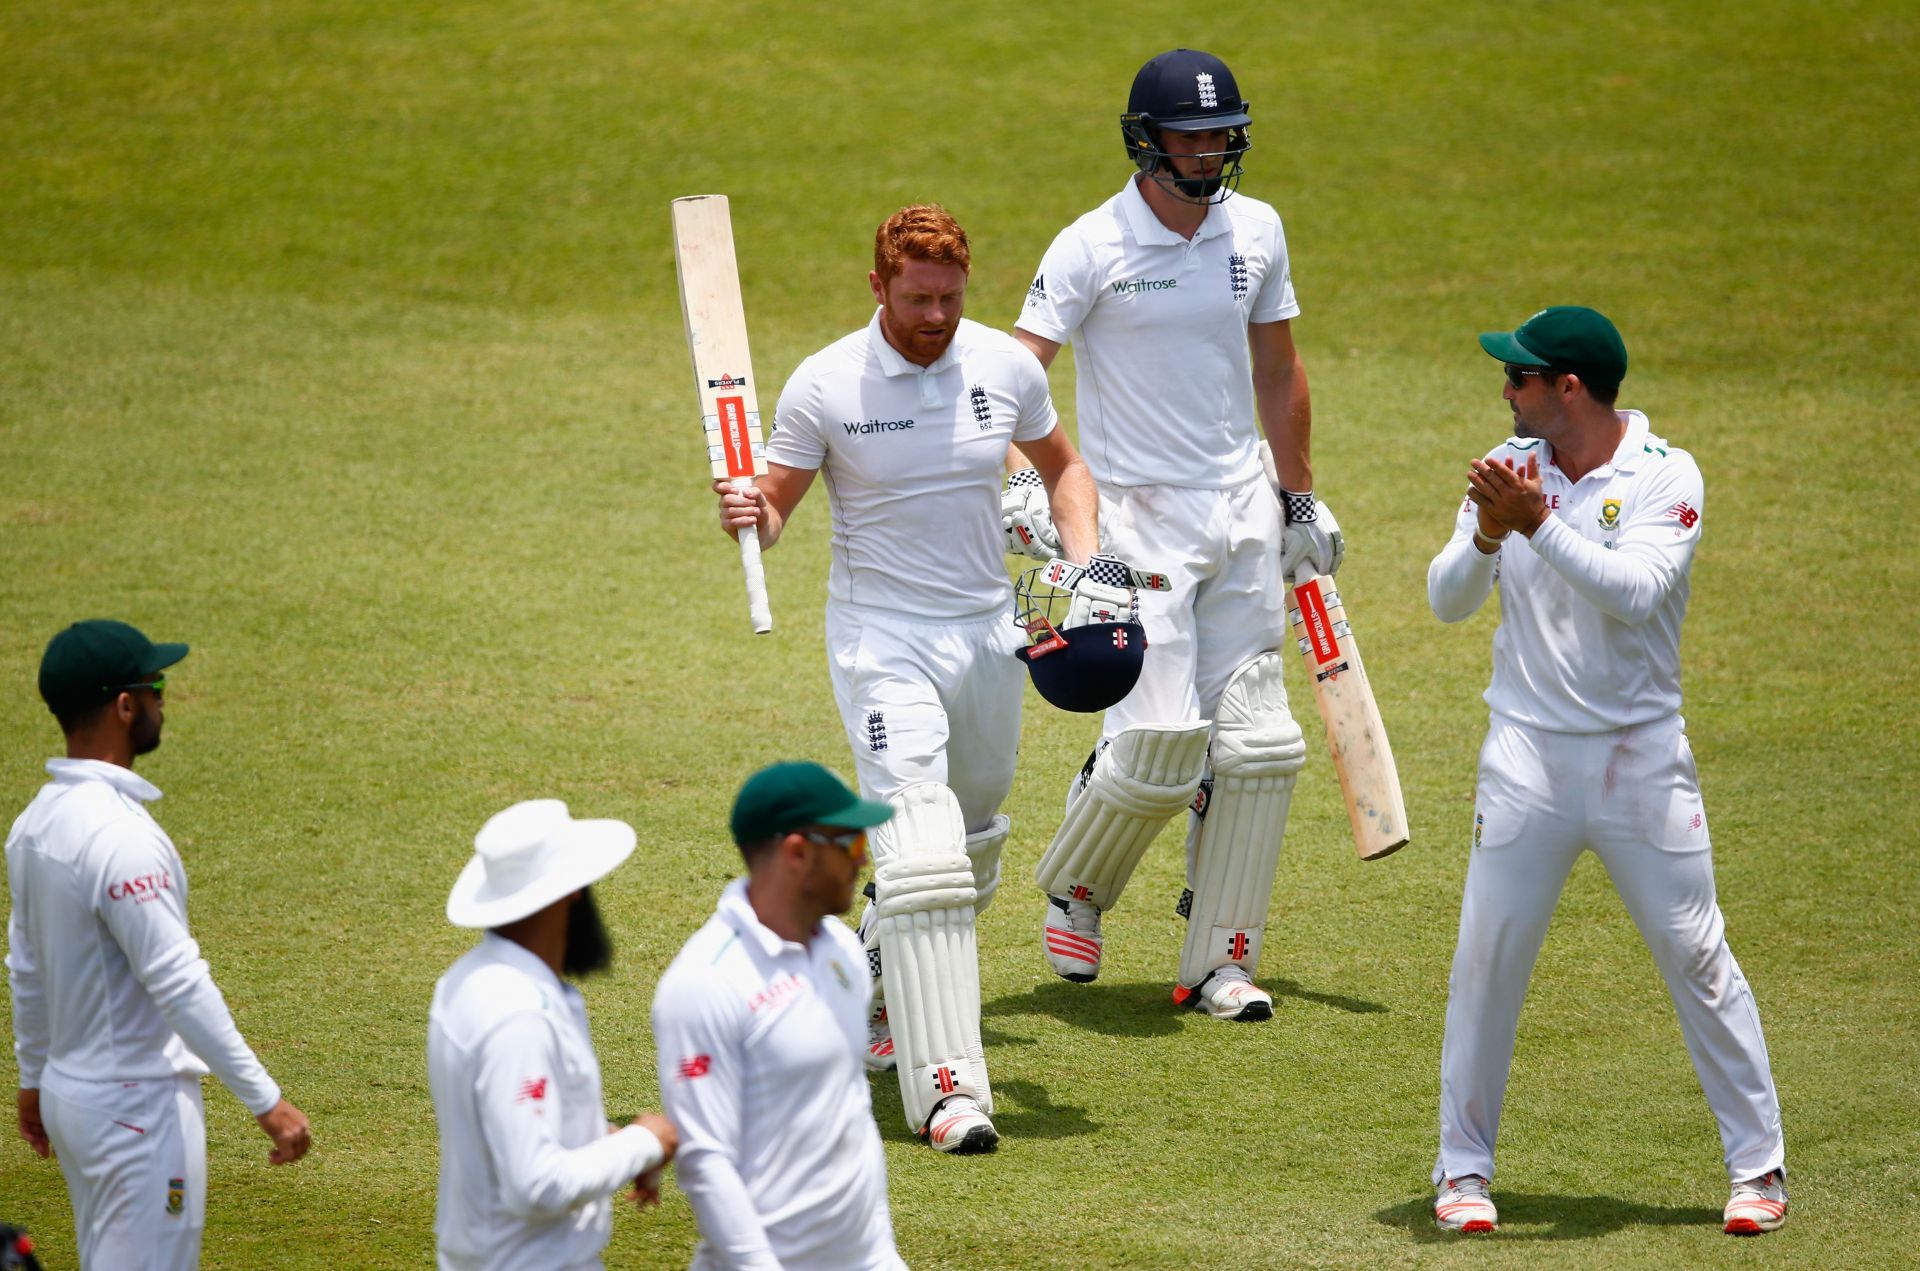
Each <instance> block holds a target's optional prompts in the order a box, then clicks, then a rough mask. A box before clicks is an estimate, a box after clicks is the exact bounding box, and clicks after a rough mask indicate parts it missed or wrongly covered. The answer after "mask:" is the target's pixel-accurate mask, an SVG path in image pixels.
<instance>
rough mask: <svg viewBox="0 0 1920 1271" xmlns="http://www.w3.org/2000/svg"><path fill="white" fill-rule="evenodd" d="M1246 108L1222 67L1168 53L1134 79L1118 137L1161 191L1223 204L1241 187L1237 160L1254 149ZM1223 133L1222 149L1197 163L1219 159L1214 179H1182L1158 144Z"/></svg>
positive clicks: (1186, 52)
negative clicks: (1171, 135) (1185, 135)
mask: <svg viewBox="0 0 1920 1271" xmlns="http://www.w3.org/2000/svg"><path fill="white" fill-rule="evenodd" d="M1250 111H1251V107H1249V106H1248V105H1247V102H1246V99H1245V98H1243V97H1241V96H1240V85H1239V84H1238V83H1237V82H1236V81H1235V80H1234V78H1233V72H1232V71H1230V70H1228V69H1227V64H1226V63H1225V62H1223V61H1221V60H1220V59H1219V58H1217V57H1215V56H1214V55H1213V54H1211V53H1202V52H1200V51H1199V50H1198V49H1173V50H1170V51H1168V52H1166V53H1162V54H1160V56H1158V57H1156V58H1153V59H1152V60H1151V61H1149V62H1148V63H1147V64H1146V65H1145V66H1142V67H1141V68H1140V73H1139V74H1137V75H1135V76H1134V77H1133V91H1132V92H1130V93H1129V94H1128V95H1127V113H1126V114H1124V115H1122V116H1120V132H1121V136H1122V137H1123V138H1124V139H1125V143H1126V147H1127V155H1128V157H1129V158H1131V159H1132V160H1133V161H1134V163H1135V164H1137V165H1138V166H1139V168H1140V170H1141V171H1142V172H1144V173H1146V174H1147V176H1148V177H1150V178H1151V179H1152V180H1154V181H1156V182H1158V183H1159V184H1160V185H1161V186H1162V187H1163V188H1165V189H1167V190H1169V191H1171V192H1173V193H1175V194H1177V195H1178V196H1179V197H1181V198H1183V199H1185V200H1186V201H1188V202H1192V203H1213V202H1217V201H1218V200H1220V199H1224V198H1225V197H1226V196H1227V195H1228V194H1231V193H1232V192H1233V190H1234V188H1235V187H1236V186H1238V185H1239V184H1240V160H1241V157H1242V156H1243V155H1245V154H1246V152H1247V151H1248V150H1250V149H1252V148H1253V143H1252V142H1250V141H1249V140H1248V139H1247V127H1248V125H1249V124H1251V123H1252V122H1253V120H1252V116H1251V114H1250ZM1215 129H1225V130H1226V132H1227V143H1226V147H1225V148H1224V149H1222V150H1217V151H1209V152H1207V154H1206V155H1204V156H1198V155H1196V156H1192V157H1195V158H1202V157H1216V156H1217V157H1219V158H1220V160H1221V169H1220V172H1219V175H1217V176H1212V177H1205V178H1195V177H1182V176H1180V175H1179V173H1178V172H1177V171H1176V170H1175V169H1174V166H1173V156H1171V155H1169V154H1168V153H1167V151H1166V148H1165V146H1164V145H1163V144H1162V141H1161V134H1162V133H1165V132H1210V131H1213V130H1215Z"/></svg>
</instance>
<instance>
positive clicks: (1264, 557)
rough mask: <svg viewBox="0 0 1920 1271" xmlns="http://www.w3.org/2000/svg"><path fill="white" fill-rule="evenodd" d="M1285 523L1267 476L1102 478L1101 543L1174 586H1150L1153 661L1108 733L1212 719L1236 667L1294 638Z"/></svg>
mask: <svg viewBox="0 0 1920 1271" xmlns="http://www.w3.org/2000/svg"><path fill="white" fill-rule="evenodd" d="M1282 528H1283V527H1282V524H1281V517H1280V503H1279V500H1277V499H1276V498H1274V495H1273V487H1271V486H1269V485H1268V484H1267V482H1266V478H1264V477H1255V478H1254V479H1252V480H1251V481H1245V482H1242V483H1241V484H1239V485H1237V486H1232V487H1230V488H1228V489H1224V490H1197V489H1190V488H1188V487H1185V486H1173V485H1136V486H1115V485H1106V484H1104V483H1102V484H1101V486H1100V544H1101V547H1100V550H1102V551H1104V552H1108V553H1110V554H1112V555H1115V556H1118V557H1120V559H1122V560H1124V561H1126V562H1127V563H1128V564H1129V565H1132V566H1133V567H1134V568H1135V569H1142V570H1146V571H1148V572H1150V573H1160V574H1165V575H1166V576H1167V580H1168V581H1169V582H1170V583H1171V584H1172V587H1171V589H1170V590H1168V591H1143V592H1141V593H1140V622H1141V625H1142V626H1144V627H1145V628H1146V629H1147V656H1146V660H1145V661H1144V662H1143V663H1142V664H1141V667H1140V682H1139V683H1138V684H1137V685H1135V686H1134V690H1133V692H1131V693H1129V694H1127V696H1126V698H1125V699H1124V700H1122V701H1121V702H1120V704H1119V705H1117V706H1115V707H1113V709H1111V710H1109V711H1108V712H1107V715H1106V720H1105V723H1104V724H1103V725H1102V728H1101V735H1102V736H1103V737H1109V738H1110V737H1113V736H1115V735H1117V734H1119V733H1121V732H1123V731H1125V730H1126V729H1129V728H1133V727H1136V726H1138V725H1141V724H1176V723H1180V722H1183V721H1185V720H1189V719H1211V718H1212V717H1213V712H1214V709H1215V708H1216V707H1218V706H1219V704H1220V694H1221V693H1222V692H1223V691H1224V690H1225V689H1226V687H1227V681H1228V680H1229V679H1231V678H1232V677H1233V673H1234V672H1235V671H1237V670H1239V669H1240V667H1242V666H1243V665H1245V664H1246V663H1247V662H1249V661H1251V660H1252V659H1253V658H1255V657H1257V656H1258V655H1260V654H1262V653H1265V652H1266V651H1267V650H1269V649H1281V648H1285V647H1286V646H1287V638H1288V637H1287V591H1286V586H1285V584H1284V582H1283V581H1282V579H1281V577H1280V535H1281V530H1282Z"/></svg>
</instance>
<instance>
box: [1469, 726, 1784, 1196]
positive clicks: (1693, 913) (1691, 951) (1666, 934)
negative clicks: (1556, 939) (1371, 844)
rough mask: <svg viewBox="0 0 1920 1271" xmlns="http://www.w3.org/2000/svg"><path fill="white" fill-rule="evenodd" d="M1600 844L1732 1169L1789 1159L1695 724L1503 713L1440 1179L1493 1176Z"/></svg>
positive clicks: (1492, 733)
mask: <svg viewBox="0 0 1920 1271" xmlns="http://www.w3.org/2000/svg"><path fill="white" fill-rule="evenodd" d="M1586 848H1592V849H1593V852H1594V854H1595V855H1596V856H1598V857H1599V858H1600V863H1601V864H1602V865H1604V866H1605V867H1606V870H1607V875H1608V877H1610V878H1611V879H1612V880H1613V885H1614V887H1615V888H1616V889H1617V890H1618V891H1619V893H1620V898H1621V900H1623V901H1624V902H1626V906H1627V912H1628V913H1629V914H1630V915H1632V917H1633V923H1634V926H1636V927H1637V928H1639V931H1640V938H1641V939H1643V940H1645V941H1646V943H1647V948H1648V950H1649V951H1650V952H1652V954H1653V960H1654V963H1655V965H1657V966H1658V967H1659V968H1660V974H1661V975H1662V976H1663V977H1664V978H1665V979H1666V982H1667V992H1668V994H1669V995H1670V996H1671V997H1672V998H1673V1005H1674V1009H1675V1010H1676V1011H1678V1013H1679V1016H1680V1031H1681V1034H1682V1035H1683V1036H1684V1037H1685V1038H1686V1043H1687V1053H1688V1054H1689V1055H1690V1056H1692V1058H1693V1068H1694V1072H1695V1073H1697V1074H1698V1075H1699V1078H1700V1085H1701V1088H1702V1089H1703V1090H1704V1091H1705V1092H1706V1096H1707V1105H1708V1106H1709V1107H1710V1108H1712V1110H1713V1115H1714V1119H1715V1120H1716V1121H1718V1122H1719V1125H1720V1143H1721V1147H1722V1148H1723V1149H1724V1153H1725V1160H1726V1166H1727V1174H1728V1176H1729V1178H1731V1179H1732V1180H1733V1181H1736V1182H1737V1181H1740V1180H1742V1179H1748V1178H1756V1177H1758V1176H1760V1175H1761V1174H1764V1173H1766V1172H1767V1171H1768V1170H1771V1169H1777V1168H1779V1167H1780V1166H1781V1165H1782V1164H1784V1162H1785V1158H1786V1142H1785V1139H1784V1138H1783V1136H1782V1134H1781V1130H1780V1100H1779V1097H1778V1095H1777V1094H1776V1093H1775V1091H1774V1086H1773V1074H1772V1071H1771V1069H1770V1068H1769V1065H1768V1062H1767V1043H1766V1039H1765V1038H1764V1037H1762V1036H1761V1033H1760V1013H1759V1010H1758V1009H1757V1008H1756V1007H1755V1006H1754V1001H1753V990H1752V989H1750V988H1748V987H1747V979H1746V977H1745V976H1744V975H1742V974H1741V973H1740V964H1739V963H1737V962H1735V961H1734V959H1733V951H1732V950H1731V949H1729V948H1728V947H1727V938H1726V923H1725V921H1724V919H1722V917H1721V915H1720V906H1719V904H1718V903H1717V902H1716V900H1715V895H1714V886H1713V851H1712V847H1711V845H1710V842H1709V839H1708V836H1707V824H1706V812H1705V809H1704V808H1703V807H1702V805H1701V801H1700V786H1699V782H1698V780H1697V779H1696V776H1695V772H1694V764H1693V751H1692V749H1691V748H1690V747H1689V746H1688V745H1687V737H1686V732H1685V724H1684V722H1683V721H1682V720H1681V718H1680V717H1679V716H1678V715H1673V716H1669V717H1668V718H1666V719H1663V720H1658V721H1655V722H1654V723H1650V724H1642V725H1639V726H1637V727H1633V728H1626V729H1621V730H1619V731H1617V732H1611V733H1552V732H1546V731H1544V730H1541V729H1537V728H1531V727H1528V726H1525V725H1522V724H1518V723H1515V722H1514V721H1512V720H1509V719H1506V718H1504V717H1502V716H1499V715H1495V716H1494V717H1493V722H1492V724H1491V726H1490V727H1489V728H1488V730H1487V740H1486V742H1485V744H1484V745H1483V746H1482V747H1481V750H1480V782H1479V789H1478V791H1477V793H1476V797H1475V808H1474V830H1473V851H1472V855H1471V857H1470V858H1469V862H1468V865H1467V885H1466V895H1465V898H1464V899H1463V900H1462V902H1461V906H1460V942H1459V945H1458V947H1457V948H1456V949H1455V950H1454V955H1453V973H1452V976H1451V977H1450V978H1449V980H1448V983H1447V1026H1446V1039H1445V1041H1444V1042H1443V1043H1442V1047H1441V1052H1440V1155H1439V1159H1438V1161H1437V1162H1436V1163H1435V1165H1434V1169H1433V1180H1434V1182H1435V1183H1436V1184H1437V1183H1439V1182H1440V1181H1441V1180H1442V1179H1443V1178H1458V1177H1460V1176H1461V1175H1463V1174H1480V1175H1482V1176H1484V1177H1487V1178H1492V1177H1493V1148H1494V1139H1495V1137H1496V1136H1497V1135H1498V1133H1499V1130H1500V1105H1501V1102H1502V1100H1503V1099H1504V1098H1505V1096H1506V1089H1507V1072H1508V1068H1509V1067H1510V1065H1511V1064H1512V1061H1513V1045H1514V1031H1515V1028H1516V1027H1517V1025H1518V1023H1519V1019H1520V1002H1521V999H1522V998H1524V997H1525V996H1526V992H1527V981H1528V979H1529V978H1531V976H1532V974H1533V964H1534V959H1535V958H1536V957H1538V955H1539V953H1540V943H1541V940H1542V939H1543V938H1544V937H1545V935H1546V932H1547V923H1548V921H1549V920H1550V919H1551V918H1552V917H1553V910H1554V906H1555V905H1556V904H1558V903H1559V899H1560V891H1561V889H1562V888H1563V887H1564V886H1565V885H1566V881H1567V875H1568V874H1569V873H1570V872H1571V871H1572V869H1573V863H1574V861H1575V860H1576V859H1577V858H1578V857H1579V855H1580V853H1581V851H1582V850H1584V849H1586ZM1596 991H1597V990H1596ZM1595 1044H1596V1045H1604V1044H1605V1043H1604V1041H1603V1040H1601V1039H1596V1041H1595Z"/></svg>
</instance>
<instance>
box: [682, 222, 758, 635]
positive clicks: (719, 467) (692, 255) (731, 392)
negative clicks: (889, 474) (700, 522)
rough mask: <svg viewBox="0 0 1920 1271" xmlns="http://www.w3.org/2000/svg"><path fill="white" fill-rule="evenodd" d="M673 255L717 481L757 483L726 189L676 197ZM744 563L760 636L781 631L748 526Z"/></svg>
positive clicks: (743, 486)
mask: <svg viewBox="0 0 1920 1271" xmlns="http://www.w3.org/2000/svg"><path fill="white" fill-rule="evenodd" d="M673 258H674V263H675V264H676V265H677V266H679V270H680V314H681V316H682V317H683V318H685V319H686V323H687V347H688V349H689V350H690V351H691V352H692V354H693V387H694V391H695V392H697V393H698V394H699V396H700V422H701V424H702V425H703V426H704V427H705V429H706V434H707V458H708V459H709V460H710V461H711V462H712V464H713V475H714V479H715V480H721V479H727V478H730V479H732V481H733V486H734V488H735V489H736V490H750V489H752V488H753V479H754V478H755V477H758V476H765V475H766V471H767V457H766V454H765V452H764V451H763V449H762V446H761V440H760V403H759V399H758V398H757V397H756V396H755V394H754V385H753V362H752V359H751V358H750V357H749V356H748V354H747V314H746V309H745V307H744V306H743V305H742V303H741V299H740V269H739V266H738V265H737V264H736V263H735V261H734V257H733V220H732V218H731V217H730V216H729V215H728V213H727V196H726V195H724V194H695V195H691V196H689V197H687V198H683V199H675V200H674V201H673ZM740 568H741V569H742V570H744V571H745V572H746V575H747V612H748V614H749V615H750V616H751V617H752V619H753V629H754V631H755V632H757V633H758V634H760V635H765V634H766V633H767V632H769V631H771V630H773V610H772V609H771V608H770V607H769V606H768V604H767V576H766V574H765V572H764V571H763V570H762V569H761V567H760V536H759V534H758V532H757V531H755V530H754V528H753V527H752V526H748V527H747V528H745V529H743V530H741V531H740Z"/></svg>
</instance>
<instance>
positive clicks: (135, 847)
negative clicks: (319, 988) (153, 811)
mask: <svg viewBox="0 0 1920 1271" xmlns="http://www.w3.org/2000/svg"><path fill="white" fill-rule="evenodd" d="M47 771H48V772H49V773H50V774H52V776H53V780H52V781H50V782H48V783H47V784H46V785H44V786H42V787H41V788H40V793H39V794H37V795H35V796H34V799H33V802H32V803H30V804H28V805H27V809H26V811H24V812H22V813H21V814H20V816H19V818H18V819H17V820H16V821H14V823H13V829H12V831H11V832H9V833H8V835H7V885H8V887H9V888H10V889H11V891H12V896H13V913H12V916H11V917H10V918H9V920H8V923H7V979H8V982H9V984H10V985H11V986H12V993H13V1040H14V1055H15V1057H16V1058H17V1059H18V1060H19V1063H20V1085H21V1087H22V1088H23V1089H29V1090H33V1089H38V1088H39V1086H40V1079H41V1073H42V1070H43V1069H45V1068H48V1067H51V1068H52V1069H53V1070H54V1071H55V1072H57V1073H59V1074H60V1075H61V1076H63V1077H67V1078H70V1079H72V1080H74V1081H139V1080H148V1079H158V1078H164V1077H172V1076H175V1075H179V1074H186V1075H191V1076H199V1075H201V1074H204V1073H206V1072H207V1071H209V1070H211V1071H212V1072H213V1074H214V1075H215V1076H217V1077H218V1078H220V1080H221V1082H222V1083H223V1084H224V1085H225V1086H226V1087H227V1089H229V1090H231V1091H233V1093H234V1096H235V1097H236V1098H238V1099H239V1100H240V1102H241V1103H243V1104H245V1105H246V1108H247V1111H249V1112H251V1113H253V1114H254V1115H255V1116H259V1115H260V1114H261V1113H263V1112H266V1111H268V1110H270V1109H271V1108H272V1107H273V1106H274V1105H275V1104H277V1103H278V1102H280V1087H279V1086H277V1085H275V1084H274V1081H273V1079H272V1078H271V1077H269V1076H267V1072H266V1069H265V1068H263V1067H261V1065H260V1061H259V1059H257V1058H256V1057H255V1056H254V1053H253V1050H252V1049H251V1048H250V1047H249V1046H248V1045H247V1043H246V1041H245V1040H244V1039H243V1038H242V1037H241V1036H240V1030H239V1029H237V1028H235V1027H234V1024H233V1016H232V1014H230V1013H229V1012H228V1010H227V1002H226V999H225V998H223V997H222V996H221V995H220V990H219V988H218V987H217V986H216V985H215V984H214V982H213V976H212V974H211V973H210V972H209V971H208V970H207V963H206V960H205V959H204V958H202V957H201V956H200V946H199V944H198V943H196V942H195V941H194V938H193V936H192V935H191V934H189V933H188V931H187V871H186V866H185V865H183V864H182V863H181V860H180V853H179V852H177V851H175V850H174V846H173V840H172V839H170V838H168V837H167V835H166V832H165V831H164V830H162V829H161V828H160V826H159V825H158V824H157V823H156V822H155V821H154V819H153V817H152V816H151V815H149V814H148V812H147V809H146V805H147V804H148V803H150V802H151V801H153V800H154V799H157V798H159V797H160V791H159V790H158V789H157V788H156V787H155V786H154V785H153V783H152V782H150V781H147V780H146V779H145V778H143V777H140V776H136V775H135V774H134V772H133V770H132V769H130V768H122V767H120V766H119V765H118V764H111V763H105V762H102V761H100V760H97V759H49V760H48V761H47Z"/></svg>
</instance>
